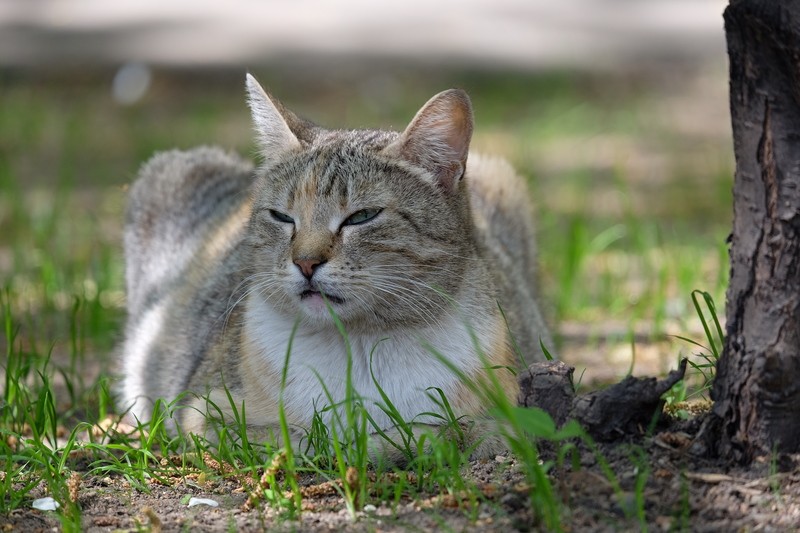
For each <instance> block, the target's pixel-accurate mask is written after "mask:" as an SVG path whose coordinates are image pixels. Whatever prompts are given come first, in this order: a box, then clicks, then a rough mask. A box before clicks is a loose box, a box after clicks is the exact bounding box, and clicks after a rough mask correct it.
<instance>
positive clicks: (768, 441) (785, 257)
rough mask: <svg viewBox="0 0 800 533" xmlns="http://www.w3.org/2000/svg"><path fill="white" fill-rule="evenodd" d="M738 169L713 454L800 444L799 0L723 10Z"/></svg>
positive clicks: (765, 0) (741, 3)
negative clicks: (719, 431)
mask: <svg viewBox="0 0 800 533" xmlns="http://www.w3.org/2000/svg"><path fill="white" fill-rule="evenodd" d="M725 31H726V34H727V40H728V56H729V59H730V106H731V118H732V123H733V142H734V152H735V155H736V176H735V180H734V187H733V198H734V199H733V210H734V216H733V236H732V243H731V250H730V257H731V280H730V286H729V288H728V294H727V313H726V314H727V328H726V329H727V335H726V339H725V347H724V351H723V354H722V357H721V359H720V361H719V364H718V368H717V376H716V380H715V382H714V387H713V391H712V397H713V398H714V400H715V405H714V413H715V415H716V416H717V417H719V422H721V426H720V429H721V435H719V437H720V438H719V441H718V442H717V446H718V447H717V451H718V452H719V453H720V454H721V455H723V456H727V457H730V458H733V459H736V460H739V461H743V462H749V461H750V460H752V459H753V458H754V457H755V456H756V455H762V454H769V453H771V452H773V451H781V452H798V451H800V0H790V1H783V0H780V1H779V0H732V1H731V3H730V5H729V6H728V8H727V9H726V11H725Z"/></svg>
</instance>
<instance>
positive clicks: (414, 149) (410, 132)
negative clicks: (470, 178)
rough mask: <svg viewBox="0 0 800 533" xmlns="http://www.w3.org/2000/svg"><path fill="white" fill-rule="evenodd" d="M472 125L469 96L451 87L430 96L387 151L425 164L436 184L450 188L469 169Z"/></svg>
mask: <svg viewBox="0 0 800 533" xmlns="http://www.w3.org/2000/svg"><path fill="white" fill-rule="evenodd" d="M472 127H473V118H472V104H471V103H470V101H469V96H467V93H465V92H464V91H462V90H460V89H450V90H447V91H444V92H441V93H439V94H437V95H436V96H434V97H433V98H431V99H430V100H428V103H426V104H425V105H424V106H422V109H420V110H419V111H418V112H417V114H416V116H415V117H414V119H413V120H412V121H411V124H409V125H408V127H407V128H406V129H405V131H404V132H403V133H402V134H401V135H400V137H399V138H398V139H397V140H396V141H394V142H392V143H391V144H390V145H389V146H387V147H386V148H385V149H384V153H386V154H389V155H392V156H395V157H401V158H403V159H406V160H407V161H409V162H411V163H413V164H415V165H418V166H420V167H422V168H424V169H425V170H427V171H428V172H430V173H431V174H432V175H433V176H434V178H435V179H436V183H437V185H439V186H440V187H442V189H444V190H445V191H447V192H451V191H453V190H454V189H455V188H456V186H457V185H458V183H459V182H460V180H461V178H462V177H463V175H464V170H465V169H466V165H467V154H468V152H469V142H470V140H471V139H472Z"/></svg>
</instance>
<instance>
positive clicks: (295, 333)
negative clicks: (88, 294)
mask: <svg viewBox="0 0 800 533" xmlns="http://www.w3.org/2000/svg"><path fill="white" fill-rule="evenodd" d="M247 92H248V97H249V104H250V109H251V112H252V116H253V121H254V124H255V130H256V133H257V138H258V146H259V148H260V155H261V158H262V159H263V162H262V164H261V165H260V167H258V168H254V167H253V166H252V165H251V164H250V163H249V162H247V161H245V160H243V159H241V158H239V157H238V156H236V155H233V154H230V153H226V152H225V151H223V150H221V149H219V148H209V147H203V148H197V149H194V150H190V151H170V152H165V153H162V154H159V155H157V156H155V157H154V158H153V159H152V160H151V161H149V162H148V163H146V164H145V165H144V166H143V168H142V170H141V172H140V175H139V178H138V179H137V180H136V182H135V183H134V184H133V186H132V187H131V189H130V198H129V204H128V210H127V219H126V225H125V255H126V282H127V298H128V299H127V307H128V323H127V330H126V338H125V341H124V345H123V347H122V348H123V350H122V351H123V356H122V369H121V372H122V396H123V403H124V404H125V406H129V407H130V414H132V415H133V416H134V417H135V418H136V419H138V420H140V421H147V420H148V419H149V418H150V416H151V415H152V410H153V406H154V401H155V399H157V398H164V399H166V400H167V401H172V400H174V399H176V398H178V402H177V403H178V404H180V405H181V406H182V408H180V409H177V410H176V411H175V413H174V416H173V418H172V420H171V421H170V424H171V426H172V427H173V428H175V427H177V428H180V430H182V431H184V432H194V433H198V434H201V435H205V436H207V437H213V434H212V433H213V432H212V431H211V430H210V429H211V428H210V426H209V423H208V412H209V408H208V405H209V403H208V400H211V401H212V402H213V403H214V404H215V405H216V406H217V408H219V409H220V410H221V411H222V414H223V415H230V414H231V411H232V409H231V401H230V400H229V399H228V394H230V396H231V398H232V399H233V403H234V404H235V405H236V406H237V407H239V406H241V405H242V403H244V405H245V408H246V417H247V424H248V428H249V430H248V433H251V435H250V437H251V438H264V439H265V438H268V437H269V436H271V435H272V434H273V432H275V433H277V432H276V431H275V430H276V428H277V425H278V421H279V418H278V412H279V409H278V402H279V398H280V395H281V390H282V386H281V379H282V371H283V370H284V367H285V364H286V361H287V354H288V356H289V358H288V361H289V363H288V368H287V372H286V382H285V386H284V390H283V402H284V412H285V415H286V418H287V421H288V423H289V425H290V427H292V428H293V429H294V430H295V433H296V435H295V436H296V437H297V438H298V439H300V440H302V435H303V434H304V431H306V430H308V428H309V426H310V424H311V421H312V417H313V416H314V414H315V412H320V413H323V417H325V416H328V417H329V416H331V411H330V409H328V410H327V411H325V410H324V409H323V408H325V407H326V406H328V405H329V404H330V403H331V402H330V400H331V399H332V400H333V402H334V405H335V404H336V403H337V402H339V401H341V400H343V399H344V397H345V394H346V374H347V366H348V353H349V357H350V359H351V364H352V370H351V376H352V385H353V388H354V389H355V390H356V391H357V392H358V393H359V394H360V395H361V397H362V398H364V402H365V405H366V407H367V409H368V411H369V413H370V414H371V416H372V419H373V420H374V421H375V424H376V426H377V427H378V428H379V429H381V430H389V431H391V430H392V425H393V422H392V420H391V419H390V418H389V417H388V416H387V415H386V414H385V413H384V411H383V410H381V409H380V408H379V407H378V404H379V403H381V396H380V393H379V392H378V389H377V387H376V382H377V383H378V384H379V385H380V386H381V387H382V389H383V390H384V391H385V393H386V394H387V395H388V397H389V399H390V400H391V401H392V402H393V403H394V405H395V407H396V408H397V409H398V410H399V412H400V414H401V415H402V416H403V417H404V419H405V420H406V421H413V422H414V423H415V424H417V425H418V426H417V427H425V426H426V425H427V426H428V427H429V426H430V425H434V426H435V425H437V424H441V419H440V418H437V417H435V416H431V415H430V414H424V413H431V412H437V411H439V410H440V408H439V407H438V406H437V404H436V402H435V401H434V399H432V397H433V398H435V397H436V395H435V394H431V391H433V390H435V389H433V388H438V389H440V390H441V391H442V392H443V393H444V394H445V396H446V397H447V399H448V400H449V403H450V405H451V406H452V408H453V410H454V412H455V414H456V416H459V417H460V416H462V415H466V418H464V419H463V420H464V421H466V420H468V419H472V420H480V419H482V418H484V415H485V411H486V408H487V406H486V405H485V402H484V401H482V399H481V398H479V397H478V396H477V395H476V394H475V393H473V392H472V391H471V390H470V389H469V388H468V387H466V386H465V385H464V384H463V383H462V382H461V380H460V379H459V378H458V377H457V375H456V374H455V373H454V372H453V371H452V370H451V369H449V368H447V365H445V364H444V363H443V361H442V359H441V358H442V357H444V358H447V359H448V360H449V362H450V363H451V364H452V365H454V366H455V367H456V368H458V369H459V370H460V372H462V373H463V374H464V375H466V376H468V377H469V378H470V379H473V380H480V379H484V378H485V377H486V373H487V372H488V371H489V370H487V368H488V367H492V369H493V370H492V371H493V372H494V373H495V375H496V377H497V379H498V380H499V381H500V383H501V384H502V386H503V387H504V389H505V390H506V391H507V394H508V397H509V399H511V400H512V401H515V400H516V394H517V382H516V379H515V377H514V374H513V372H512V371H511V370H509V368H518V367H519V366H520V365H521V364H523V363H524V364H527V363H530V362H532V361H536V360H541V359H542V353H541V349H540V340H542V341H544V342H545V343H547V342H549V337H548V333H547V330H546V328H545V325H544V322H543V321H542V318H541V315H540V311H539V308H538V303H537V302H538V294H537V291H536V289H535V284H534V280H535V278H536V254H535V248H534V239H533V223H532V214H531V206H530V200H529V194H528V191H527V188H526V185H525V183H524V181H523V180H522V179H521V178H520V177H519V176H518V175H517V174H516V173H515V172H514V171H513V169H512V168H511V167H510V166H509V165H508V164H507V163H506V162H505V161H504V160H501V159H496V158H487V157H483V156H480V155H477V154H470V153H468V152H469V143H470V138H471V135H472V129H473V114H472V108H471V104H470V100H469V98H468V96H467V95H466V93H464V92H463V91H461V90H454V89H451V90H448V91H444V92H442V93H439V94H437V95H436V96H434V97H433V98H431V99H430V100H429V101H428V103H426V104H425V105H424V106H423V107H422V109H420V111H419V112H418V113H417V114H416V116H415V117H414V119H413V120H412V121H411V123H410V125H409V126H408V127H407V128H406V129H405V131H403V132H402V133H397V132H392V131H382V130H356V131H344V130H328V129H323V128H321V127H319V126H316V125H314V124H312V123H311V122H308V121H306V120H304V119H301V118H299V117H298V116H296V115H295V114H293V113H292V112H291V111H289V110H287V109H286V108H284V107H283V106H282V105H281V104H280V103H279V102H278V101H277V100H275V99H274V98H273V97H271V96H270V95H268V94H267V93H266V92H265V91H264V90H263V89H262V88H261V86H260V85H259V84H258V82H257V81H256V80H255V78H253V77H252V76H250V75H248V76H247ZM501 310H502V311H501ZM504 315H505V317H504ZM337 321H338V323H339V324H340V325H341V326H342V327H343V329H344V331H345V332H346V334H345V335H343V334H342V333H341V331H340V329H339V326H338V325H337ZM512 339H513V340H512ZM515 347H517V348H518V351H517V350H516V349H515ZM437 354H438V355H437ZM518 354H521V355H522V357H523V359H524V361H523V360H521V358H520V357H519V355H518ZM323 384H324V387H325V388H326V389H327V391H328V394H326V393H325V391H324V388H323ZM187 391H188V392H189V394H184V393H186V392H187ZM325 413H327V415H326V414H325ZM217 414H219V413H217ZM467 425H468V424H467ZM481 431H482V430H481ZM477 433H479V431H473V434H474V437H471V441H470V442H472V441H474V440H475V439H477V438H478V437H480V436H481V435H477ZM496 451H497V442H496V441H493V440H492V439H486V440H485V441H484V440H481V442H480V444H479V445H478V446H477V447H476V448H475V451H474V455H475V456H486V455H489V454H493V453H495V452H496Z"/></svg>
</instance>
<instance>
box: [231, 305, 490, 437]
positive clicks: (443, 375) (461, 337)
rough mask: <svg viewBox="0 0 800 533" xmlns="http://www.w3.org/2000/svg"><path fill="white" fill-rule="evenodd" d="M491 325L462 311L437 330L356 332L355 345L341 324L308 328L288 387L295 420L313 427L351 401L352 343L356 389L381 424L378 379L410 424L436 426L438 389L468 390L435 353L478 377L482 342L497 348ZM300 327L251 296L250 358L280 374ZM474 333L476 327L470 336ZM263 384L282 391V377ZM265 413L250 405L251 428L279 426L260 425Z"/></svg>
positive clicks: (297, 345)
mask: <svg viewBox="0 0 800 533" xmlns="http://www.w3.org/2000/svg"><path fill="white" fill-rule="evenodd" d="M487 318H488V317H487ZM490 322H491V321H490V320H488V319H484V320H482V321H481V323H479V324H469V325H468V324H467V322H466V320H465V319H464V318H463V317H462V316H460V314H459V313H457V312H455V311H454V312H452V313H451V314H450V315H448V316H445V317H443V318H442V320H440V321H439V323H438V324H437V325H436V326H433V327H424V328H414V329H408V330H395V331H392V332H387V333H380V332H376V333H369V334H351V335H348V337H347V342H345V339H344V338H343V337H342V335H341V334H340V333H339V332H338V330H337V329H336V328H335V326H334V325H333V324H331V325H330V326H326V327H315V328H313V329H311V328H309V329H304V327H303V325H302V324H301V325H300V326H298V329H297V331H296V332H295V335H294V337H293V338H292V339H291V352H290V355H289V367H288V371H287V379H286V387H285V389H284V406H285V410H286V415H287V418H288V420H289V422H290V423H294V424H299V425H301V426H304V427H308V426H309V425H310V422H311V420H312V417H313V414H314V411H315V409H316V410H321V409H322V408H323V407H325V406H327V405H330V404H331V401H330V399H332V400H333V403H334V404H336V403H337V402H341V401H343V400H344V399H345V397H346V394H347V365H348V348H347V346H348V343H349V351H350V358H351V361H352V367H351V383H352V387H353V390H354V391H355V392H356V393H357V394H358V396H360V397H361V398H362V399H363V405H364V406H365V407H366V408H367V410H368V411H369V413H370V415H371V416H372V417H373V419H374V420H375V422H376V423H377V424H378V425H379V426H380V427H382V428H387V427H389V426H391V425H392V424H391V421H390V419H389V417H388V416H387V415H386V414H385V413H384V412H383V411H382V410H381V409H380V408H379V406H378V404H381V403H383V402H382V400H381V396H380V393H379V391H378V388H377V386H376V383H375V382H376V381H377V383H378V384H379V385H380V387H381V389H383V391H384V392H385V393H386V395H387V396H388V398H389V399H390V400H391V402H392V403H393V404H394V406H395V407H396V408H397V410H398V411H399V412H400V414H401V415H402V417H403V419H404V420H405V421H416V422H421V423H425V422H428V423H431V422H434V420H433V419H432V418H431V417H430V416H427V417H426V416H424V415H423V416H420V415H421V414H422V413H425V412H441V409H440V408H438V407H437V406H436V404H435V403H434V402H433V401H432V400H431V399H430V397H429V394H431V393H432V394H433V395H434V397H436V398H437V399H438V394H436V392H435V391H433V390H432V387H437V388H440V389H441V390H442V391H443V392H444V393H445V395H446V396H447V397H448V398H449V399H452V396H453V395H454V394H455V393H456V392H457V391H458V390H459V389H460V388H461V385H460V381H459V378H458V377H457V376H456V375H455V374H454V373H453V371H452V370H450V369H449V368H448V367H447V366H446V365H445V364H444V363H443V362H442V361H441V360H440V358H439V357H437V355H435V353H438V354H440V356H442V357H445V358H447V359H448V360H449V361H450V362H451V363H452V364H453V365H454V366H455V367H456V368H458V369H460V370H461V371H462V372H464V373H465V374H467V375H471V374H473V372H475V371H476V370H477V369H479V368H480V367H481V366H482V365H483V363H482V362H481V358H480V356H479V355H478V353H479V352H478V348H477V347H476V341H477V344H478V345H479V346H480V349H481V350H483V353H487V351H486V350H487V348H488V347H490V346H492V345H493V341H494V339H493V335H494V333H492V330H493V329H494V328H493V327H492V326H494V324H491V323H490ZM294 325H295V322H294V321H293V320H292V319H291V318H290V317H286V316H283V315H281V314H279V313H278V312H276V311H275V310H274V309H273V308H272V306H270V305H269V304H268V303H266V302H264V301H263V300H261V299H260V298H259V297H257V296H252V295H251V297H250V298H249V300H248V302H247V311H246V315H245V337H246V338H247V339H249V342H250V343H252V346H249V347H248V351H249V353H251V354H253V355H254V356H255V357H257V358H259V359H261V360H263V364H264V366H265V368H269V369H272V370H273V371H275V370H276V369H277V371H278V372H279V373H280V371H281V369H283V367H284V366H285V361H286V356H287V352H288V351H289V342H290V337H291V332H292V329H293V327H294ZM469 328H474V330H473V331H472V332H470V329H469ZM473 335H474V337H473ZM373 375H374V379H373ZM248 379H249V380H253V379H255V380H256V382H258V379H259V378H258V376H249V377H248ZM323 383H324V387H323ZM261 386H263V387H264V388H266V387H270V388H274V380H266V379H264V380H262V384H261ZM325 389H327V392H328V394H329V395H330V399H329V398H328V395H327V394H326V393H325ZM262 390H263V389H262ZM263 393H264V395H265V396H267V397H270V398H277V396H278V395H279V393H280V391H279V390H263ZM258 411H259V409H258V408H257V407H256V406H251V407H248V413H249V415H248V421H249V422H250V423H256V424H258V423H271V422H273V421H271V420H257V419H256V420H253V419H252V418H251V416H250V415H255V416H256V418H260V417H259V414H258ZM325 418H326V417H325V416H324V415H323V419H325ZM328 421H329V420H328ZM439 423H441V421H439Z"/></svg>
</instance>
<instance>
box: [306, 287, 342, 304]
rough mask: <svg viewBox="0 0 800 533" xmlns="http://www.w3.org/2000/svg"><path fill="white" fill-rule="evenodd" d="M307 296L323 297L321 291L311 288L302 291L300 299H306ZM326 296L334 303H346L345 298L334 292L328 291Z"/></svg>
mask: <svg viewBox="0 0 800 533" xmlns="http://www.w3.org/2000/svg"><path fill="white" fill-rule="evenodd" d="M307 298H322V293H321V292H320V291H314V290H311V289H309V290H305V291H303V292H301V293H300V299H301V300H305V299H307ZM325 298H327V299H328V301H329V302H331V303H332V304H343V303H344V298H340V297H339V296H336V295H333V294H329V293H327V292H326V293H325Z"/></svg>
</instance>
